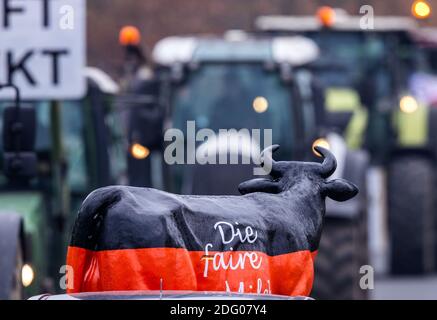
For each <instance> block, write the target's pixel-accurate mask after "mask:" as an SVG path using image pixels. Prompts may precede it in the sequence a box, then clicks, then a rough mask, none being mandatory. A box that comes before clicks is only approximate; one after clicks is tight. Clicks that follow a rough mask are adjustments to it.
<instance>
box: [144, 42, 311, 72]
mask: <svg viewBox="0 0 437 320" xmlns="http://www.w3.org/2000/svg"><path fill="white" fill-rule="evenodd" d="M152 56H153V59H154V61H155V62H156V63H157V64H159V65H163V66H170V65H172V64H175V63H182V64H185V63H190V62H208V61H210V62H211V61H215V62H217V61H232V62H235V61H253V62H256V61H260V62H261V61H272V62H276V63H288V64H291V65H293V66H299V65H304V64H307V63H310V62H312V61H314V60H316V59H317V58H318V56H319V48H318V46H317V44H316V43H315V42H314V41H313V40H311V39H308V38H305V37H302V36H293V37H275V38H266V39H258V38H251V37H247V38H244V37H238V39H236V38H235V37H227V38H214V37H168V38H164V39H162V40H161V41H159V42H158V43H157V44H156V46H155V48H154V50H153V53H152Z"/></svg>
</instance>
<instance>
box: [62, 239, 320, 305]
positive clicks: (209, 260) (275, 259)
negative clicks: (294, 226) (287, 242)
mask: <svg viewBox="0 0 437 320" xmlns="http://www.w3.org/2000/svg"><path fill="white" fill-rule="evenodd" d="M315 256H316V252H310V251H307V250H305V251H298V252H292V253H287V254H282V255H275V256H268V255H266V254H265V253H263V252H257V251H226V252H215V251H211V252H208V253H207V254H206V253H205V252H204V251H188V250H186V249H182V248H145V249H122V250H105V251H91V250H87V249H83V248H79V247H69V249H68V255H67V264H68V265H69V266H71V267H72V270H73V272H74V274H73V276H72V277H71V278H70V279H71V280H73V286H72V288H71V287H70V289H68V290H67V291H68V292H69V293H77V292H96V291H124V290H159V289H160V288H161V285H162V289H163V290H194V291H232V292H239V291H240V292H245V293H269V294H280V295H289V296H308V295H309V294H310V292H311V288H312V284H313V279H314V259H315Z"/></svg>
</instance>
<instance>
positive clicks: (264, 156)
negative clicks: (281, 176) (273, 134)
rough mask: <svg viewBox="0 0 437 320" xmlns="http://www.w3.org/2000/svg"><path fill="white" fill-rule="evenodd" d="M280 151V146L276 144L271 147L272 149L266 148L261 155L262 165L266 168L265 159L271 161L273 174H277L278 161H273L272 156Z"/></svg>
mask: <svg viewBox="0 0 437 320" xmlns="http://www.w3.org/2000/svg"><path fill="white" fill-rule="evenodd" d="M278 149H279V145H277V144H274V145H271V146H270V147H267V148H265V149H264V150H263V151H262V152H261V155H260V159H261V165H262V166H264V161H265V159H269V160H270V163H271V164H272V172H277V170H276V169H277V168H276V167H277V165H276V161H275V160H273V158H272V154H273V153H274V152H275V151H277V150H278Z"/></svg>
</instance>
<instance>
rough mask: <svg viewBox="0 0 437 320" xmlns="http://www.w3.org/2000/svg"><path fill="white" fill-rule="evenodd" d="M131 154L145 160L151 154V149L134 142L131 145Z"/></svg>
mask: <svg viewBox="0 0 437 320" xmlns="http://www.w3.org/2000/svg"><path fill="white" fill-rule="evenodd" d="M130 154H131V155H132V157H134V158H135V159H138V160H143V159H146V158H147V157H148V156H149V154H150V150H149V148H147V147H145V146H143V145H142V144H140V143H134V144H132V145H131V147H130Z"/></svg>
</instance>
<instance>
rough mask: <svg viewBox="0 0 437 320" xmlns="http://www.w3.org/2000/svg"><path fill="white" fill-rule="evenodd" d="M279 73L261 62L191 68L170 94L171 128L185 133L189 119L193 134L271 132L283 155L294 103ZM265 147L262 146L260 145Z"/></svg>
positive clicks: (287, 148)
mask: <svg viewBox="0 0 437 320" xmlns="http://www.w3.org/2000/svg"><path fill="white" fill-rule="evenodd" d="M292 100H293V99H292V93H291V90H290V88H289V87H287V86H286V84H284V83H283V81H281V78H280V76H279V74H278V72H274V71H268V70H266V68H265V67H264V66H263V65H262V64H261V63H259V64H258V63H247V64H245V63H238V64H237V63H208V64H203V65H201V66H200V68H198V69H196V70H193V71H192V72H190V73H189V74H188V76H187V79H186V81H185V82H184V83H183V84H182V85H180V86H178V88H177V89H176V92H175V94H174V96H173V103H172V105H173V117H172V119H173V127H175V128H178V129H181V130H182V131H183V132H185V128H186V126H187V121H195V122H196V128H197V130H199V129H202V128H209V129H212V130H213V131H214V132H216V133H218V130H219V129H237V130H240V129H249V130H252V129H260V130H261V138H262V134H263V130H264V129H271V130H272V135H273V137H272V138H273V143H275V144H280V145H281V154H282V156H287V157H289V156H290V149H291V146H292V141H293V120H294V119H293V112H292V110H293V109H292V108H293V101H292ZM262 146H263V144H262V143H261V147H262Z"/></svg>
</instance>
